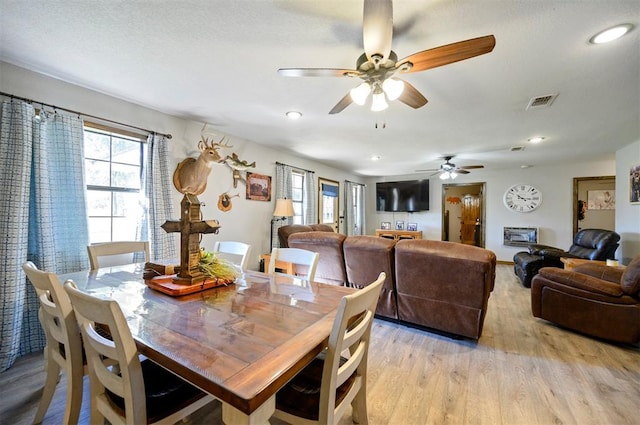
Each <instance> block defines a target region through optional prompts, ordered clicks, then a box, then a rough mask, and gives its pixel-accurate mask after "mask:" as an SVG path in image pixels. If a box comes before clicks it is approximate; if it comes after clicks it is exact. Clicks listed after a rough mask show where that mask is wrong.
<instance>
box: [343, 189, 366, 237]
mask: <svg viewBox="0 0 640 425" xmlns="http://www.w3.org/2000/svg"><path fill="white" fill-rule="evenodd" d="M364 188H365V186H364V185H363V184H360V183H354V182H350V181H348V180H345V181H344V204H345V217H344V220H345V224H344V229H345V233H346V234H347V235H364V234H365V222H364V203H365V191H364Z"/></svg>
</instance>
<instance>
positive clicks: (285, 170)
mask: <svg viewBox="0 0 640 425" xmlns="http://www.w3.org/2000/svg"><path fill="white" fill-rule="evenodd" d="M292 172H293V167H291V166H289V165H286V164H276V199H283V198H287V199H293V182H292V178H291V173H292ZM274 205H275V204H274ZM289 224H293V217H286V218H285V219H284V220H278V221H273V220H272V221H271V244H270V245H269V247H270V248H271V247H279V246H280V240H279V239H278V229H279V228H280V227H282V226H287V225H289Z"/></svg>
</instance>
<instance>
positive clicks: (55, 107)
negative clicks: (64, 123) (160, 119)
mask: <svg viewBox="0 0 640 425" xmlns="http://www.w3.org/2000/svg"><path fill="white" fill-rule="evenodd" d="M0 95H2V96H7V97H9V98H11V99H18V100H22V101H24V102H27V103H39V104H40V105H42V106H48V107H49V108H53V109H54V110H55V109H59V110H61V111H65V112H69V113H72V114H76V115H82V116H83V117H87V118H95V119H97V120H100V121H105V122H109V123H112V124H117V125H122V126H124V127H129V128H134V129H136V130H142V131H144V132H146V133H152V134H159V135H160V136H164V137H166V138H167V139H171V138H172V136H171V134H165V133H159V132H157V131H153V130H147V129H146V128H142V127H136V126H135V125H130V124H125V123H121V122H118V121H114V120H110V119H107V118H102V117H98V116H95V115H89V114H85V113H83V112H78V111H74V110H73V109H67V108H61V107H59V106H56V105H51V104H49V103H44V102H40V101H38V100H32V99H27V98H26V97H20V96H16V95H14V94H10V93H5V92H2V91H0Z"/></svg>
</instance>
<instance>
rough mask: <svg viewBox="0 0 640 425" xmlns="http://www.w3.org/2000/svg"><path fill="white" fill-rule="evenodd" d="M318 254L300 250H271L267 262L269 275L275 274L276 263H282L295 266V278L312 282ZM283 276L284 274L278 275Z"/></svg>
mask: <svg viewBox="0 0 640 425" xmlns="http://www.w3.org/2000/svg"><path fill="white" fill-rule="evenodd" d="M318 259H319V254H318V253H317V252H312V251H308V250H306V249H300V248H273V250H272V251H271V258H270V260H269V269H268V273H269V274H274V273H276V262H279V261H283V262H287V263H291V264H294V265H295V271H296V276H298V277H303V278H304V279H307V280H313V279H314V278H315V276H316V268H317V267H318ZM280 274H285V273H280Z"/></svg>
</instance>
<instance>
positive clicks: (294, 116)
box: [286, 111, 302, 120]
mask: <svg viewBox="0 0 640 425" xmlns="http://www.w3.org/2000/svg"><path fill="white" fill-rule="evenodd" d="M286 115H287V118H289V119H290V120H297V119H298V118H300V117H301V116H302V113H301V112H298V111H289V112H287V114H286Z"/></svg>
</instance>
